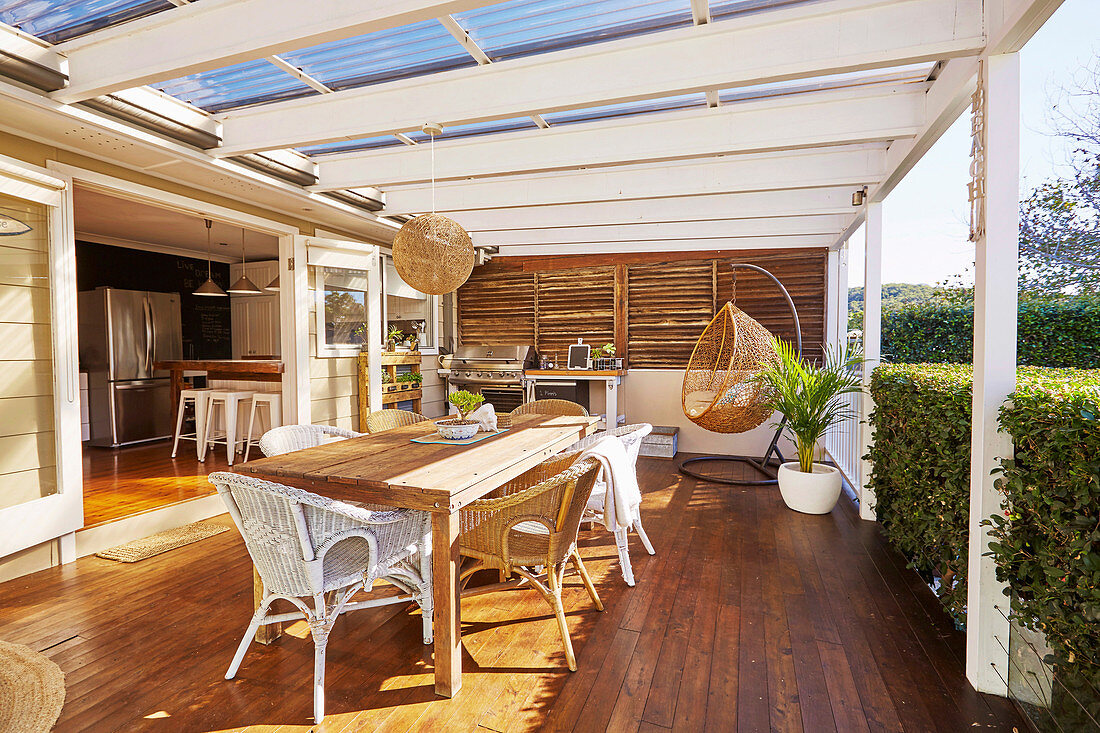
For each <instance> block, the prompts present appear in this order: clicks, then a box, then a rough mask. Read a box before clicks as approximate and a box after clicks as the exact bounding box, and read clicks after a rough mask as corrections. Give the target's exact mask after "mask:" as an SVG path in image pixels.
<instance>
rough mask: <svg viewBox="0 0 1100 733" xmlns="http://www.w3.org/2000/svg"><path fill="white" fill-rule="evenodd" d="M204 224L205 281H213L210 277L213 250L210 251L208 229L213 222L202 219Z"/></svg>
mask: <svg viewBox="0 0 1100 733" xmlns="http://www.w3.org/2000/svg"><path fill="white" fill-rule="evenodd" d="M203 221H204V222H206V279H207V280H213V279H214V278H213V276H212V275H211V267H210V258H211V257H213V256H214V252H213V250H211V249H210V227H211V225H213V223H214V222H212V221H210V220H209V219H203Z"/></svg>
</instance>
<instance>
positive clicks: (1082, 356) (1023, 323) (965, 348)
mask: <svg viewBox="0 0 1100 733" xmlns="http://www.w3.org/2000/svg"><path fill="white" fill-rule="evenodd" d="M1017 329H1018V337H1017V345H1018V349H1019V357H1018V360H1019V363H1020V364H1026V365H1032V366H1049V367H1071V368H1077V369H1095V368H1098V367H1100V299H1098V298H1095V297H1091V298H1088V297H1079V298H1064V299H1058V300H1048V299H1037V298H1029V299H1024V300H1021V301H1020V312H1019V318H1018V326H1017ZM882 353H883V354H884V355H886V356H887V357H888V358H889V359H890V360H891V361H894V362H899V363H922V362H927V363H955V364H966V363H970V362H972V361H973V360H974V308H973V305H967V304H955V303H944V302H938V301H933V302H930V303H922V304H915V305H906V306H903V307H900V308H894V309H891V310H888V311H884V313H883V316H882Z"/></svg>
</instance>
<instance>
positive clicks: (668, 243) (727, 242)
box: [498, 234, 835, 257]
mask: <svg viewBox="0 0 1100 733" xmlns="http://www.w3.org/2000/svg"><path fill="white" fill-rule="evenodd" d="M834 239H835V235H833V234H830V235H828V236H820V235H814V236H793V237H784V236H779V237H727V238H718V239H696V240H688V241H684V240H682V239H669V240H662V241H651V242H596V243H592V244H573V245H559V246H556V247H554V248H553V254H586V255H595V254H613V253H616V252H697V251H711V250H714V251H720V250H726V249H789V248H793V247H828V246H829V245H831V244H832V242H833V240H834ZM498 254H500V255H501V256H504V255H508V256H515V257H520V256H524V255H545V254H550V252H547V247H546V246H545V245H538V244H534V245H518V246H510V245H505V246H502V247H501V248H500V250H499V252H498Z"/></svg>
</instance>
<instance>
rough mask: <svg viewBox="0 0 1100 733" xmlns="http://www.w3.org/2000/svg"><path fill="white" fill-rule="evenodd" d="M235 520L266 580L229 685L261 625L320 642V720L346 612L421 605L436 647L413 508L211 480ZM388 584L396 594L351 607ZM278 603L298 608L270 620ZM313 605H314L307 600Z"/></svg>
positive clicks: (423, 536)
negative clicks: (332, 642) (361, 595)
mask: <svg viewBox="0 0 1100 733" xmlns="http://www.w3.org/2000/svg"><path fill="white" fill-rule="evenodd" d="M209 480H210V483H212V484H214V486H215V488H217V490H218V494H219V495H220V496H221V497H222V500H223V501H224V502H225V505H226V507H227V508H228V510H229V514H230V516H232V517H233V521H234V522H235V523H236V525H237V528H238V529H239V530H240V532H241V535H242V536H243V537H244V542H245V546H246V547H247V548H248V554H249V555H250V556H251V557H252V562H253V564H254V565H255V568H256V572H257V573H258V574H259V576H260V579H261V580H262V581H263V598H262V600H261V601H260V605H259V607H258V608H257V609H256V613H255V614H253V616H252V620H251V621H250V622H249V624H248V631H247V632H245V635H244V638H243V639H241V643H240V645H239V646H238V647H237V652H236V654H235V655H234V656H233V662H232V663H231V664H230V665H229V671H228V672H226V673H225V678H226V679H227V680H231V679H233V678H234V677H235V676H236V674H237V669H238V667H240V664H241V660H243V659H244V655H245V652H246V651H247V650H248V646H249V643H250V642H251V641H252V639H253V637H254V636H255V634H256V629H258V628H259V627H260V626H262V625H266V624H275V623H281V622H283V621H292V620H300V619H302V618H303V617H304V618H305V620H306V622H307V623H308V624H309V630H310V634H311V636H312V637H313V647H314V667H313V716H314V720H315V721H316V722H317V723H320V722H321V720H322V719H323V718H324V716H325V650H326V648H327V646H328V638H329V634H330V633H331V632H332V626H333V624H334V623H335V621H336V619H337V617H339V615H340V614H341V613H345V612H347V611H355V610H359V609H362V608H373V607H376V606H383V605H387V604H391V603H407V602H408V601H409V600H413V601H415V602H416V603H417V604H418V605H419V606H420V610H421V616H422V621H423V632H424V643H425V644H430V643H431V641H432V576H431V549H430V547H431V544H430V539H429V537H430V532H431V519H430V516H429V515H428V513H427V512H421V511H415V510H412V509H392V510H389V511H371V510H369V509H363V508H360V507H356V506H352V505H350V504H345V503H344V502H339V501H334V500H332V499H327V498H325V497H323V496H318V495H317V494H311V493H310V492H308V491H302V490H301V489H295V488H291V487H289V486H283V485H282V484H276V483H272V482H270V481H262V480H260V479H256V478H251V477H249V476H241V475H238V474H235V473H225V472H219V473H212V474H210V476H209ZM414 558H415V559H414ZM379 578H384V579H385V580H387V581H388V582H390V583H392V584H393V585H395V586H397V587H398V588H400V589H401V590H402V591H404V593H403V594H401V595H398V596H389V597H383V598H374V599H370V600H363V601H357V602H354V603H352V602H349V600H350V599H351V597H352V596H353V595H355V594H356V593H357V592H359V591H361V590H365V591H368V592H369V591H370V589H371V586H372V585H373V583H374V581H375V580H377V579H379ZM276 599H283V600H285V601H289V602H290V603H291V604H293V605H294V607H295V608H297V609H298V610H297V611H291V612H287V613H268V611H269V609H270V608H271V604H272V602H273V601H275V600H276ZM307 599H312V607H311V606H310V605H309V604H308V603H307Z"/></svg>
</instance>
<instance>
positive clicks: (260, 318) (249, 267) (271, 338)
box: [229, 261, 280, 359]
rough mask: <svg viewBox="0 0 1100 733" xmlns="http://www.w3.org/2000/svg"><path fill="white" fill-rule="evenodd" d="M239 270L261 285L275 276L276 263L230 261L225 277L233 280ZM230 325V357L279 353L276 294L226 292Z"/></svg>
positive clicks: (277, 296) (275, 354)
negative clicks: (234, 262)
mask: <svg viewBox="0 0 1100 733" xmlns="http://www.w3.org/2000/svg"><path fill="white" fill-rule="evenodd" d="M242 272H243V273H244V274H245V275H247V276H248V279H249V280H251V281H252V282H254V283H256V285H257V286H259V287H261V288H263V287H265V286H266V285H267V284H268V283H269V282H271V281H272V280H274V279H275V276H276V275H277V274H278V272H279V263H278V262H275V261H272V262H249V263H248V264H246V265H244V266H241V265H230V266H229V279H230V281H233V282H235V281H236V280H237V278H239V277H240V276H241V274H242ZM229 299H230V300H229V306H230V313H231V319H232V325H233V332H232V339H233V358H234V359H242V358H245V357H249V356H269V355H270V356H276V357H278V356H280V349H279V343H280V338H279V294H278V293H266V294H264V295H233V294H230V296H229Z"/></svg>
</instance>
